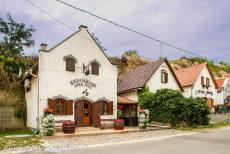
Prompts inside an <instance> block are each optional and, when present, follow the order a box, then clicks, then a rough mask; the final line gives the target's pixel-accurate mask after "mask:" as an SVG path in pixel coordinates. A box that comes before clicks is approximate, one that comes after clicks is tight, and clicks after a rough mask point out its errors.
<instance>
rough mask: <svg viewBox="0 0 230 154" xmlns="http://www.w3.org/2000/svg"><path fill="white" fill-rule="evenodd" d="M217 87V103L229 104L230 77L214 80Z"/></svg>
mask: <svg viewBox="0 0 230 154" xmlns="http://www.w3.org/2000/svg"><path fill="white" fill-rule="evenodd" d="M216 83H217V86H218V89H217V100H216V104H217V105H224V104H230V78H220V79H217V80H216Z"/></svg>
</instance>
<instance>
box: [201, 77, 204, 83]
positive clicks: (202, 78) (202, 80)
mask: <svg viewBox="0 0 230 154" xmlns="http://www.w3.org/2000/svg"><path fill="white" fill-rule="evenodd" d="M201 85H204V76H202V77H201Z"/></svg>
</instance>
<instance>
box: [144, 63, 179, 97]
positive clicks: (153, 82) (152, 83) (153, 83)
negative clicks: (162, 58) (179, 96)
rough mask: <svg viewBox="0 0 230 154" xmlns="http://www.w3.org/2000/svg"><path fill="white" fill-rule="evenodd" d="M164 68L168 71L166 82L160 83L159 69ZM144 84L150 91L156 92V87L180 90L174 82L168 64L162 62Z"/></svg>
mask: <svg viewBox="0 0 230 154" xmlns="http://www.w3.org/2000/svg"><path fill="white" fill-rule="evenodd" d="M162 70H166V71H167V73H168V83H161V71H162ZM146 86H147V87H149V90H150V91H151V92H154V93H155V92H156V91H157V90H158V89H164V88H169V89H174V90H180V87H179V85H178V84H177V82H176V79H175V78H174V76H173V74H172V72H171V71H170V69H169V67H168V65H167V64H166V63H165V62H163V63H162V64H161V65H160V67H159V68H158V69H157V70H156V72H155V73H154V74H153V75H152V77H151V78H150V79H149V80H148V82H147V83H146Z"/></svg>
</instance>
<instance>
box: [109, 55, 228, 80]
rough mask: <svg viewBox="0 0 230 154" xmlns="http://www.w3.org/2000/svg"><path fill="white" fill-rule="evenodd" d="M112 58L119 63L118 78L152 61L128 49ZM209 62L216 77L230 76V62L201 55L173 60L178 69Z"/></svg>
mask: <svg viewBox="0 0 230 154" xmlns="http://www.w3.org/2000/svg"><path fill="white" fill-rule="evenodd" d="M110 60H111V62H112V63H113V64H117V67H118V80H119V79H121V77H122V75H123V74H124V73H126V72H128V71H129V70H131V69H134V68H136V67H138V66H141V65H144V64H147V63H149V62H151V61H150V60H147V59H145V58H143V57H141V56H139V55H138V53H137V52H133V51H127V52H125V53H124V55H123V56H122V57H121V58H118V57H110ZM204 62H207V63H208V64H209V66H210V68H211V70H212V72H213V74H214V76H215V77H221V76H229V77H230V64H229V63H227V62H220V63H218V64H216V63H214V62H212V61H209V60H205V59H202V58H199V57H192V58H187V57H181V58H180V59H177V60H174V61H171V62H170V63H171V65H172V67H173V69H175V70H178V69H182V68H187V67H190V66H193V65H197V64H201V63H204Z"/></svg>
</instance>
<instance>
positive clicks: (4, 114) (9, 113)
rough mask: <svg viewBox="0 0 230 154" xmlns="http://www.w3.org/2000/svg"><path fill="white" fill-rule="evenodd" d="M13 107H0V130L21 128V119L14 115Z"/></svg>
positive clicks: (22, 124) (22, 125)
mask: <svg viewBox="0 0 230 154" xmlns="http://www.w3.org/2000/svg"><path fill="white" fill-rule="evenodd" d="M14 110H15V108H14V107H0V130H5V129H22V128H24V123H23V119H19V118H17V117H15V116H14Z"/></svg>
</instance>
